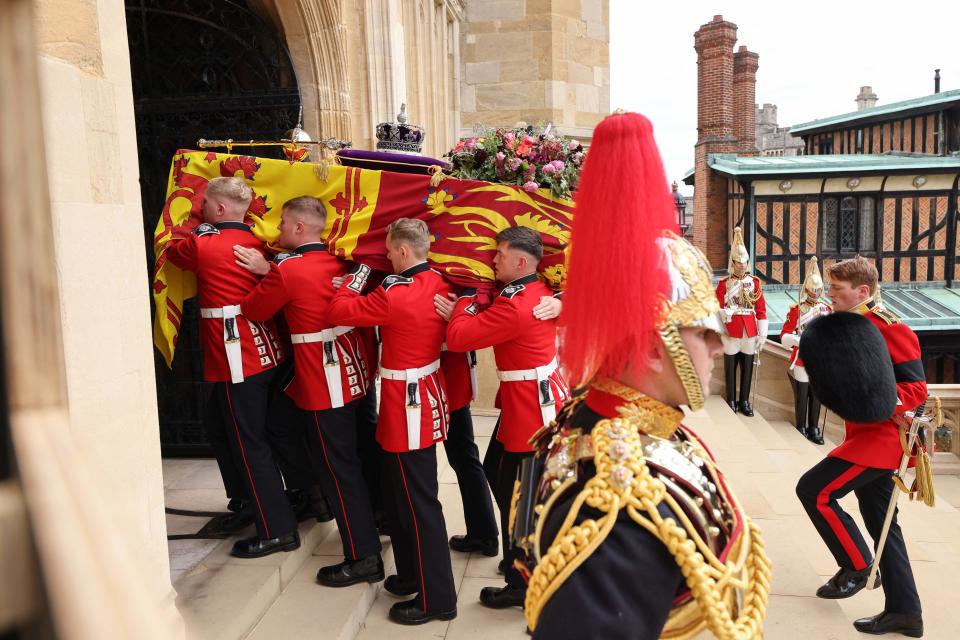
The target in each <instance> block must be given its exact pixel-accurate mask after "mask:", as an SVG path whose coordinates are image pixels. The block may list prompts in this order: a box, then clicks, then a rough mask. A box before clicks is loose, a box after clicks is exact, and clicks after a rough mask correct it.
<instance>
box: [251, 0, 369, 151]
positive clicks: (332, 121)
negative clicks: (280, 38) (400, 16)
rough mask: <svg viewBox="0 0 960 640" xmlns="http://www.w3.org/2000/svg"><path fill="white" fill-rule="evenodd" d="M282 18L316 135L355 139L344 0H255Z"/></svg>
mask: <svg viewBox="0 0 960 640" xmlns="http://www.w3.org/2000/svg"><path fill="white" fill-rule="evenodd" d="M250 4H251V5H258V6H259V7H260V8H261V10H262V11H263V12H265V13H266V14H267V15H270V16H272V17H273V18H274V19H276V20H279V22H280V24H279V25H278V26H279V27H280V28H281V29H282V30H283V33H284V36H285V38H286V41H287V48H288V49H289V51H290V58H291V60H293V66H294V69H295V70H296V73H297V81H298V84H299V86H300V95H301V98H302V100H303V119H304V122H303V126H304V129H305V130H306V131H308V132H309V133H310V134H311V135H313V136H315V137H318V136H322V137H324V138H326V137H329V136H334V137H337V138H340V139H343V140H350V139H351V127H350V106H351V105H350V83H349V78H348V76H347V38H346V24H345V22H344V4H345V2H344V0H294V1H293V2H289V1H285V0H250Z"/></svg>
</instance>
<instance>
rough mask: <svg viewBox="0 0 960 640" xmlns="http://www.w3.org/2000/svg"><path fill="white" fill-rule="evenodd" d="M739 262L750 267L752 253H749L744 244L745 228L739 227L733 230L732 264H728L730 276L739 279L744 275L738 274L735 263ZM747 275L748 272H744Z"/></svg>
mask: <svg viewBox="0 0 960 640" xmlns="http://www.w3.org/2000/svg"><path fill="white" fill-rule="evenodd" d="M734 262H739V263H741V264H745V265H749V264H750V253H749V252H748V251H747V247H746V245H744V244H743V228H742V227H737V228H735V229H734V230H733V244H731V245H730V262H729V263H728V264H727V270H728V271H729V272H730V275H736V276H737V277H738V278H739V277H742V276H743V274H742V273H736V269H734V266H733V263H734ZM744 273H746V271H744Z"/></svg>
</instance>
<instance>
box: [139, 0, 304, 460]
mask: <svg viewBox="0 0 960 640" xmlns="http://www.w3.org/2000/svg"><path fill="white" fill-rule="evenodd" d="M126 15H127V38H128V40H129V43H130V68H131V73H132V76H133V97H134V110H135V114H136V126H137V148H138V150H139V160H140V189H141V194H142V198H143V231H144V240H145V244H146V250H147V264H148V265H150V267H151V270H152V265H153V233H154V229H155V227H156V224H157V219H158V218H159V217H160V212H161V210H162V209H163V203H164V197H165V194H166V188H167V178H168V174H169V170H170V161H171V159H172V157H173V154H174V153H175V152H176V150H177V149H181V148H188V149H192V148H195V147H196V144H197V140H198V139H200V138H209V139H226V138H234V139H240V140H250V139H277V138H279V137H280V136H281V135H282V134H283V133H284V132H285V131H287V130H289V129H291V128H293V127H294V126H295V125H296V123H297V118H298V115H299V110H300V104H301V103H300V91H299V88H298V85H297V79H296V76H295V74H294V69H293V64H292V62H291V61H290V54H289V52H288V51H287V48H286V46H285V44H284V42H283V39H282V36H281V35H280V34H279V33H277V31H276V29H275V28H274V26H273V25H271V24H269V23H268V22H267V21H265V20H263V19H261V18H260V17H259V16H257V15H256V14H254V13H253V12H252V11H251V10H250V9H249V8H248V7H247V5H246V3H245V2H244V1H243V0H237V1H232V2H231V1H227V0H126ZM145 284H147V285H149V282H147V283H145ZM197 315H198V311H197V306H196V300H190V301H187V304H186V305H185V307H184V319H183V323H182V325H181V330H180V338H179V342H178V347H177V351H176V356H175V358H174V360H173V367H172V369H168V368H167V366H166V363H165V362H164V361H163V358H162V357H161V356H160V355H159V354H158V353H155V360H156V374H157V396H158V397H157V400H158V409H159V413H160V443H161V446H162V448H163V454H164V455H167V456H172V455H206V454H207V445H206V438H205V436H204V432H203V424H202V417H203V415H204V405H205V403H206V400H207V397H208V395H209V390H208V389H207V387H206V385H204V384H203V382H202V379H203V370H202V361H201V354H200V344H199V339H198V332H197ZM144 330H145V331H148V330H149V328H148V327H144Z"/></svg>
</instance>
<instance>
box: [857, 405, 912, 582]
mask: <svg viewBox="0 0 960 640" xmlns="http://www.w3.org/2000/svg"><path fill="white" fill-rule="evenodd" d="M926 406H927V401H926V400H924V401H923V402H921V403H920V406H919V407H917V410H916V411H914V413H913V421H912V422H911V423H910V432H909V433H908V434H907V450H906V451H904V452H903V455H902V456H901V457H900V467H899V468H898V469H897V473H896V474H895V475H894V477H896V478H899V479H900V480H901V481H902V480H903V475H904V474H905V473H906V472H907V467H908V466H909V465H910V458H911V457H912V456H911V455H910V454H911V453H912V452H913V445H914V444H916V442H917V435H918V434H919V432H920V426H921V424H922V423H923V422H924V420H923V411H924V409H925V408H926ZM898 497H900V488H899V487H898V486H897V483H894V484H893V493H892V494H890V503H889V504H888V505H887V515H886V517H885V518H884V519H883V529H881V531H880V542H878V543H877V550H876V552H875V553H874V557H873V566H872V567H870V575H869V576H868V577H867V588H868V589H876V586H875V585H874V580H875V579H876V577H877V571H878V570H879V568H880V556H882V555H883V548H884V546H885V545H886V544H887V534H889V533H890V525H891V524H892V523H893V514H894V513H895V512H896V510H897V498H898Z"/></svg>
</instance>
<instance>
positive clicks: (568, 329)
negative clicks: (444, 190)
mask: <svg viewBox="0 0 960 640" xmlns="http://www.w3.org/2000/svg"><path fill="white" fill-rule="evenodd" d="M574 200H575V202H576V205H577V207H576V214H575V215H574V219H573V229H572V235H571V248H570V260H569V265H568V276H567V289H566V293H565V294H564V301H563V314H562V315H561V316H560V325H561V327H563V329H564V333H563V346H562V348H561V359H562V361H563V365H564V368H565V369H566V371H567V372H568V373H569V375H570V378H571V380H572V382H574V384H577V385H580V384H584V383H586V382H588V381H589V380H590V379H592V378H593V377H594V376H596V375H601V376H609V377H613V378H617V377H618V376H619V375H620V374H621V373H622V372H623V370H624V368H625V367H626V366H627V364H628V363H633V364H634V366H636V365H640V364H641V363H642V362H643V361H644V358H643V357H639V358H638V357H637V354H646V353H649V350H650V348H651V347H652V345H653V343H654V341H655V340H657V339H658V336H657V329H658V326H659V325H660V322H661V320H662V313H663V311H662V301H663V299H664V297H669V292H670V286H671V285H670V276H669V271H668V269H669V266H668V262H669V260H668V258H667V257H666V256H665V254H664V252H663V250H662V248H661V247H660V246H659V245H658V239H659V238H661V237H662V236H663V234H664V232H666V231H673V232H676V229H677V221H676V206H675V204H674V200H673V197H672V196H671V193H670V187H669V185H668V183H667V178H666V174H665V173H664V170H663V162H662V160H661V159H660V152H659V151H658V149H657V146H656V143H655V142H654V138H653V126H652V125H651V124H650V121H649V120H647V119H646V118H645V117H644V116H642V115H640V114H638V113H620V112H618V113H615V114H614V115H611V116H608V117H606V118H604V120H603V121H602V122H601V123H600V124H599V125H597V128H596V129H595V130H594V134H593V142H592V143H591V145H590V150H589V153H588V154H587V160H586V163H585V165H584V168H583V173H582V175H581V179H580V186H579V188H578V190H577V193H576V195H575V196H574Z"/></svg>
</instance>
